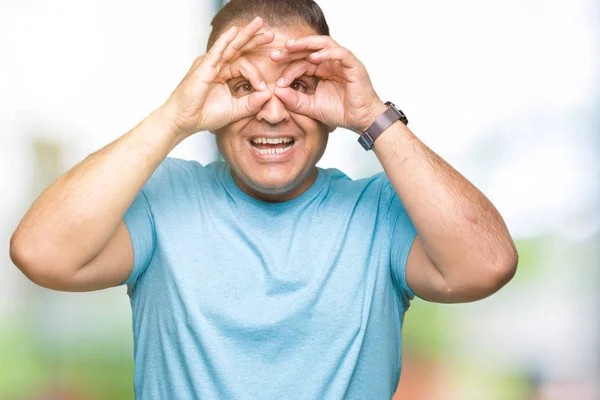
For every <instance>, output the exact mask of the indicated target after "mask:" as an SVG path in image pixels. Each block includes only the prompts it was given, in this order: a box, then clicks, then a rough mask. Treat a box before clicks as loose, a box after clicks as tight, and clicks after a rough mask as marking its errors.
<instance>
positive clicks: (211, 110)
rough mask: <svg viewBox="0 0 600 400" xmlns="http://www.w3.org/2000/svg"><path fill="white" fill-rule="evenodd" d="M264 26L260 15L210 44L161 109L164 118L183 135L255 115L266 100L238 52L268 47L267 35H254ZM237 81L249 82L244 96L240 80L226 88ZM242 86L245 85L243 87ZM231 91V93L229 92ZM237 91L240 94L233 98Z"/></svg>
mask: <svg viewBox="0 0 600 400" xmlns="http://www.w3.org/2000/svg"><path fill="white" fill-rule="evenodd" d="M262 26H263V20H262V19H261V18H260V17H257V18H255V19H254V20H253V21H252V22H250V23H249V24H248V25H247V26H246V27H245V28H244V29H242V30H241V31H238V28H237V27H235V26H233V27H231V28H230V29H229V30H227V31H225V32H224V33H223V34H221V35H220V36H219V38H218V39H217V40H216V41H215V43H214V45H213V46H212V47H211V48H210V50H209V51H208V52H207V53H206V54H204V55H202V56H200V57H198V58H197V59H196V60H195V61H194V63H193V65H192V67H191V68H190V70H189V71H188V73H187V74H186V76H185V77H184V78H183V80H182V81H181V83H180V84H179V85H178V86H177V88H176V89H175V90H174V91H173V93H172V94H171V96H170V97H169V99H168V100H167V102H166V103H165V104H164V105H163V109H164V111H165V114H166V115H167V118H169V119H170V120H171V122H172V123H173V124H174V126H175V127H176V130H177V131H178V133H180V134H181V135H183V136H189V135H192V134H194V133H196V132H198V131H204V130H215V129H219V128H221V127H223V126H225V125H227V124H229V123H231V122H234V121H237V120H239V119H242V118H245V117H247V116H249V115H252V114H256V113H257V112H258V111H259V110H260V108H261V107H262V105H263V104H264V103H265V102H266V101H267V100H268V99H270V98H271V95H272V93H271V91H270V90H269V89H267V86H266V83H265V82H264V77H263V76H262V74H261V72H260V71H259V70H258V69H257V68H256V66H255V65H254V64H252V63H251V62H250V61H248V60H247V59H246V58H245V57H242V56H241V54H242V53H243V52H245V51H248V50H251V49H254V48H256V47H259V46H263V45H265V44H268V43H271V42H272V41H273V39H274V35H273V33H272V32H265V33H261V34H257V32H258V31H259V30H260V29H261V27H262ZM235 78H241V79H243V80H244V81H246V80H247V81H248V82H250V84H251V85H252V88H250V89H253V90H251V92H252V94H250V95H248V96H246V95H243V94H247V92H245V90H246V89H244V88H243V87H241V88H238V86H243V85H244V82H241V83H240V84H237V83H236V87H235V88H230V87H229V86H228V85H227V81H228V80H230V79H235ZM245 84H246V86H247V82H246V83H245ZM232 89H233V91H234V93H233V94H232ZM235 91H238V92H239V93H241V94H242V95H236V93H235Z"/></svg>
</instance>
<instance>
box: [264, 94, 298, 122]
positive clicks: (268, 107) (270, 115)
mask: <svg viewBox="0 0 600 400" xmlns="http://www.w3.org/2000/svg"><path fill="white" fill-rule="evenodd" d="M289 118H290V113H289V112H288V110H287V108H285V105H284V104H283V102H282V101H281V100H280V99H279V97H277V96H275V95H272V96H271V98H270V99H269V100H267V102H266V103H265V104H263V106H262V108H261V109H260V111H259V112H258V113H257V114H256V119H258V120H259V121H263V120H264V121H265V122H268V123H270V124H273V125H275V124H278V123H280V122H283V121H286V120H288V119H289Z"/></svg>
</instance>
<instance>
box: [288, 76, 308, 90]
mask: <svg viewBox="0 0 600 400" xmlns="http://www.w3.org/2000/svg"><path fill="white" fill-rule="evenodd" d="M290 88H292V89H294V90H297V91H299V92H303V93H306V91H307V89H308V88H307V87H306V85H305V84H304V82H302V81H299V80H298V79H296V80H295V81H294V82H292V84H291V85H290Z"/></svg>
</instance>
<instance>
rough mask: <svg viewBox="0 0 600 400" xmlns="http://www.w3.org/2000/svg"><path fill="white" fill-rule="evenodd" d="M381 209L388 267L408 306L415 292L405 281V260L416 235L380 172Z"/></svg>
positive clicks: (405, 213) (404, 211)
mask: <svg viewBox="0 0 600 400" xmlns="http://www.w3.org/2000/svg"><path fill="white" fill-rule="evenodd" d="M381 175H382V176H381V177H380V178H381V181H382V191H381V196H382V197H381V200H382V204H381V211H382V212H383V215H382V217H383V219H384V221H385V222H386V225H387V226H388V232H389V233H388V234H389V235H390V268H391V274H392V277H393V279H394V282H395V284H396V287H397V289H398V292H399V294H400V296H401V297H402V302H403V303H404V306H405V307H408V305H409V302H410V300H412V299H413V298H414V297H415V293H414V292H413V291H412V289H411V288H410V287H409V286H408V282H407V281H406V262H407V260H408V254H409V252H410V249H411V247H412V244H413V242H414V241H415V238H416V236H417V230H416V229H415V227H414V225H413V223H412V221H411V220H410V217H409V216H408V213H407V212H406V209H405V208H404V205H403V204H402V202H401V201H400V198H399V197H398V194H397V193H396V191H395V190H394V187H393V186H392V184H391V182H390V181H389V178H388V177H387V175H386V174H385V173H383V172H382V173H381Z"/></svg>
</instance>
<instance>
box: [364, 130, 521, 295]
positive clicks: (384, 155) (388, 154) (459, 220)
mask: <svg viewBox="0 0 600 400" xmlns="http://www.w3.org/2000/svg"><path fill="white" fill-rule="evenodd" d="M373 150H374V151H375V153H376V154H377V157H378V158H379V160H380V162H381V164H382V165H383V168H384V169H385V172H386V174H387V176H388V177H389V179H390V182H391V184H392V186H393V187H394V189H395V191H396V193H397V194H398V196H399V197H400V199H401V201H402V203H403V205H404V206H405V208H406V211H407V213H408V215H409V217H410V218H411V220H412V222H413V224H414V225H415V228H416V230H417V232H418V233H419V235H420V237H421V238H422V240H423V245H424V248H425V250H426V251H427V253H428V255H429V258H430V259H431V261H432V262H433V263H434V264H435V266H436V268H438V270H439V271H440V273H441V274H442V276H443V277H444V280H445V281H446V282H447V283H448V287H452V286H458V285H461V286H462V285H464V284H465V283H467V284H469V283H468V282H469V281H471V282H473V281H482V282H487V281H488V279H491V280H496V281H498V280H500V281H502V280H507V279H510V277H511V276H512V273H514V271H513V272H511V268H514V266H516V251H515V249H514V243H513V241H512V239H511V237H510V234H509V232H508V230H507V227H506V225H505V223H504V221H503V219H502V217H501V216H500V214H499V213H498V211H497V210H496V208H495V207H494V206H493V205H492V203H491V202H490V201H489V200H488V199H487V198H486V197H485V196H484V195H483V194H482V193H481V192H480V191H479V190H478V189H477V188H476V187H475V186H473V185H472V184H471V183H470V182H469V181H468V180H467V179H465V178H464V177H463V176H462V175H461V174H460V173H458V172H457V171H456V170H455V169H454V168H452V166H450V165H449V164H448V163H446V162H445V161H444V160H443V159H442V158H440V157H439V156H438V155H437V154H435V153H434V152H433V151H431V150H430V149H429V148H428V147H427V146H426V145H425V144H423V143H422V142H421V141H420V140H419V139H418V138H417V137H416V136H415V135H414V134H413V133H412V132H411V131H410V129H408V128H407V127H406V126H405V125H404V124H402V123H401V122H396V123H394V124H393V125H392V126H390V127H389V128H388V129H387V130H386V131H385V132H384V133H383V134H382V135H381V136H380V137H379V138H378V139H377V141H376V142H375V144H374V146H373Z"/></svg>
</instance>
